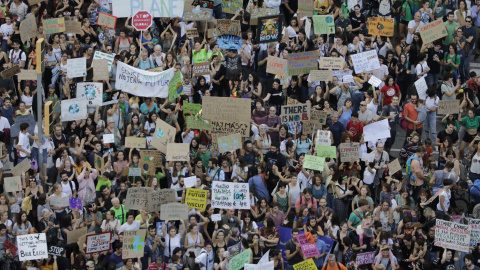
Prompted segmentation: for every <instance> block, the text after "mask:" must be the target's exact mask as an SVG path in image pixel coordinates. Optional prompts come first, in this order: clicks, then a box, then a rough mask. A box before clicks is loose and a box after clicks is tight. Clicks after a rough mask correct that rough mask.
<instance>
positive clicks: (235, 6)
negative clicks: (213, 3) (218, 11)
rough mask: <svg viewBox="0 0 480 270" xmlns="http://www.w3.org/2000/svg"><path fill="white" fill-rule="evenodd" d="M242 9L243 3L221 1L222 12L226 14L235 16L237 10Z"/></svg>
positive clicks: (239, 1)
mask: <svg viewBox="0 0 480 270" xmlns="http://www.w3.org/2000/svg"><path fill="white" fill-rule="evenodd" d="M242 8H243V1H241V0H223V1H222V12H223V13H228V14H235V13H237V11H238V10H240V9H242Z"/></svg>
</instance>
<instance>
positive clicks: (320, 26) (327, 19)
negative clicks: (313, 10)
mask: <svg viewBox="0 0 480 270" xmlns="http://www.w3.org/2000/svg"><path fill="white" fill-rule="evenodd" d="M313 32H314V33H315V34H334V33H335V22H334V20H333V15H314V16H313Z"/></svg>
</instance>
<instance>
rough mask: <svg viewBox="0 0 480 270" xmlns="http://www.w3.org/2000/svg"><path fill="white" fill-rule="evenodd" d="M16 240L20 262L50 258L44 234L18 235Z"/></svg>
mask: <svg viewBox="0 0 480 270" xmlns="http://www.w3.org/2000/svg"><path fill="white" fill-rule="evenodd" d="M85 229H86V227H85ZM16 240H17V246H18V260H19V261H21V262H23V261H28V260H39V259H46V258H48V247H47V237H46V235H45V234H44V233H35V234H25V235H17V239H16Z"/></svg>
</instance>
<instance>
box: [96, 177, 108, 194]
mask: <svg viewBox="0 0 480 270" xmlns="http://www.w3.org/2000/svg"><path fill="white" fill-rule="evenodd" d="M105 178H106V177H105ZM106 179H107V181H103V176H102V175H100V176H98V183H97V186H96V187H95V191H100V188H101V187H102V186H107V187H111V186H112V183H111V182H110V180H108V178H106Z"/></svg>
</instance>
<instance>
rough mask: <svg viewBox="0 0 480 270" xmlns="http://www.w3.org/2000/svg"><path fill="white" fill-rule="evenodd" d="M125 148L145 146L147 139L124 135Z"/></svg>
mask: <svg viewBox="0 0 480 270" xmlns="http://www.w3.org/2000/svg"><path fill="white" fill-rule="evenodd" d="M125 148H131V149H134V148H138V149H141V148H147V140H146V139H145V138H141V137H125Z"/></svg>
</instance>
